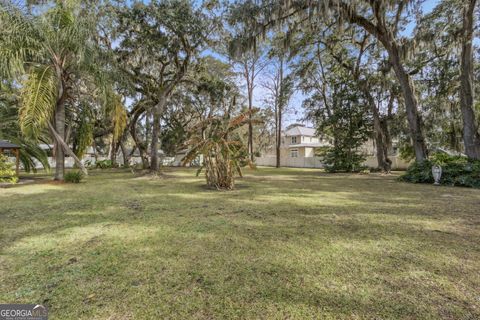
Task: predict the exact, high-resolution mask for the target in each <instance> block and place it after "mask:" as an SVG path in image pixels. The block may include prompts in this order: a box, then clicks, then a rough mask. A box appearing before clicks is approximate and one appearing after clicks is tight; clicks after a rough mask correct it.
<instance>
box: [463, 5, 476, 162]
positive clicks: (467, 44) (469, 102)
mask: <svg viewBox="0 0 480 320" xmlns="http://www.w3.org/2000/svg"><path fill="white" fill-rule="evenodd" d="M476 4H477V0H465V1H463V4H462V6H463V8H462V13H463V28H462V53H461V62H460V64H461V66H460V68H461V73H460V107H461V110H462V117H463V142H464V144H465V153H466V154H467V156H468V157H469V158H472V159H480V133H479V132H478V126H477V122H476V118H475V112H474V110H473V101H474V89H473V50H472V41H473V30H474V25H475V21H474V11H475V5H476Z"/></svg>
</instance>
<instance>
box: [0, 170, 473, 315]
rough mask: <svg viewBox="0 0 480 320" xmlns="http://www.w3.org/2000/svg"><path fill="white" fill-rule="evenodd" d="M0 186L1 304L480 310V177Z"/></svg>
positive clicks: (121, 175) (188, 309) (283, 311)
mask: <svg viewBox="0 0 480 320" xmlns="http://www.w3.org/2000/svg"><path fill="white" fill-rule="evenodd" d="M194 172H195V171H194V170H190V169H178V170H173V169H170V170H169V169H167V171H166V173H165V176H163V177H161V178H158V179H151V178H148V177H133V176H132V174H131V173H130V172H125V171H114V170H105V171H103V172H101V171H94V172H92V173H91V175H90V176H89V177H87V179H86V181H85V182H82V183H81V184H64V185H56V184H35V185H26V186H18V187H13V188H9V189H0V204H1V205H0V225H1V229H0V253H1V255H0V303H14V302H15V303H43V304H45V305H47V306H48V307H49V309H50V319H230V318H241V319H479V318H480V190H471V189H464V188H452V187H434V186H429V185H414V184H406V183H401V182H397V181H396V180H395V177H382V176H379V175H347V174H335V175H333V174H332V175H330V174H324V173H321V172H319V171H316V170H300V169H281V170H276V169H266V168H262V169H259V170H258V171H256V172H252V171H248V172H247V175H246V177H245V178H244V179H240V180H238V189H237V190H235V191H232V192H218V191H212V190H208V189H206V188H205V187H204V181H203V179H202V178H196V177H195V175H194Z"/></svg>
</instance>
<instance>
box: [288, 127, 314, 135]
mask: <svg viewBox="0 0 480 320" xmlns="http://www.w3.org/2000/svg"><path fill="white" fill-rule="evenodd" d="M285 135H286V136H307V137H315V136H316V130H315V129H313V128H307V127H304V126H295V127H292V128H290V129H288V130H287V131H286V132H285Z"/></svg>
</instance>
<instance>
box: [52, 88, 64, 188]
mask: <svg viewBox="0 0 480 320" xmlns="http://www.w3.org/2000/svg"><path fill="white" fill-rule="evenodd" d="M59 91H60V92H59V93H60V94H59V97H60V98H59V99H58V101H57V105H56V108H55V131H56V132H57V134H58V136H59V137H61V138H62V140H63V139H65V94H64V92H63V87H61V88H60V90H59ZM64 174H65V153H64V152H63V148H62V146H61V144H60V143H58V141H57V143H55V177H54V180H58V181H63V177H64Z"/></svg>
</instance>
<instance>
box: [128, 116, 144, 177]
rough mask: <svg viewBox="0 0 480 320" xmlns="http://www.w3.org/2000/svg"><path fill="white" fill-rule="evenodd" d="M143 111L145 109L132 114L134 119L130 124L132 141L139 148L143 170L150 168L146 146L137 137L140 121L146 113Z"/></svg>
mask: <svg viewBox="0 0 480 320" xmlns="http://www.w3.org/2000/svg"><path fill="white" fill-rule="evenodd" d="M143 110H144V109H143V108H141V110H139V111H137V112H135V113H133V114H132V119H131V121H130V123H129V127H130V135H131V136H132V139H133V141H134V142H135V146H136V147H137V148H138V152H139V153H140V158H141V159H142V168H143V169H147V168H148V167H149V162H148V157H147V150H146V148H145V145H144V144H143V142H142V141H140V139H139V137H138V135H137V122H138V119H139V118H140V117H141V115H142V114H143V112H144V111H143ZM132 151H133V150H132ZM132 155H133V153H132Z"/></svg>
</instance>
